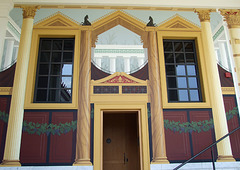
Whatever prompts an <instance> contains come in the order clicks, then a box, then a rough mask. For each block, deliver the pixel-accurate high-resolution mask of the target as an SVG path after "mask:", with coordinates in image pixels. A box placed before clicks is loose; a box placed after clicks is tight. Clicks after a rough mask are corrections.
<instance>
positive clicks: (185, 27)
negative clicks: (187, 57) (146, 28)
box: [157, 16, 210, 109]
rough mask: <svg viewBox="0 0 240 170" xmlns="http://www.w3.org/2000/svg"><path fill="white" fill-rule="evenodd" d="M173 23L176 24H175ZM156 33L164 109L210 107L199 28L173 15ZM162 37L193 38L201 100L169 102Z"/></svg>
mask: <svg viewBox="0 0 240 170" xmlns="http://www.w3.org/2000/svg"><path fill="white" fill-rule="evenodd" d="M174 24H177V25H176V26H175V25H174ZM157 30H158V31H157V33H158V52H159V65H160V78H161V89H162V102H163V108H164V109H167V108H169V109H171V108H210V99H209V87H208V80H207V78H206V77H207V76H206V75H207V73H206V69H205V67H206V64H205V59H204V57H203V45H202V43H203V42H202V38H201V29H200V28H199V27H198V26H196V25H194V24H192V23H190V22H189V21H187V20H186V19H184V18H182V17H180V16H175V17H174V18H172V19H170V20H169V21H167V22H165V23H163V24H162V25H159V26H158V27H157ZM164 39H180V40H195V44H196V53H197V59H198V68H199V74H200V82H201V92H202V96H203V102H188V103H185V102H181V103H169V102H168V98H167V96H168V95H167V84H166V71H165V59H164V49H163V40H164Z"/></svg>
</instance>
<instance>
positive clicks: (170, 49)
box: [164, 42, 173, 52]
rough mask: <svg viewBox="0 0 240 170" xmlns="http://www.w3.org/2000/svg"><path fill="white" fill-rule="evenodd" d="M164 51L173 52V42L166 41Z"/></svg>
mask: <svg viewBox="0 0 240 170" xmlns="http://www.w3.org/2000/svg"><path fill="white" fill-rule="evenodd" d="M164 51H165V52H172V51H173V46H172V42H164Z"/></svg>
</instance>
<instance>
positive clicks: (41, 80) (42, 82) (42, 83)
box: [37, 77, 48, 88]
mask: <svg viewBox="0 0 240 170" xmlns="http://www.w3.org/2000/svg"><path fill="white" fill-rule="evenodd" d="M47 85H48V77H38V85H37V87H38V88H47Z"/></svg>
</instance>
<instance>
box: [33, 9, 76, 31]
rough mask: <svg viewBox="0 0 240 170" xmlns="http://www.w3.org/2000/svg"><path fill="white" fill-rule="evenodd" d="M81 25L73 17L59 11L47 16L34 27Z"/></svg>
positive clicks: (67, 27)
mask: <svg viewBox="0 0 240 170" xmlns="http://www.w3.org/2000/svg"><path fill="white" fill-rule="evenodd" d="M79 27H80V24H79V23H77V22H76V21H74V20H72V19H71V18H69V17H68V16H65V15H64V14H62V13H60V12H57V13H55V14H53V15H52V16H50V17H48V18H45V19H43V20H41V21H40V22H38V23H36V24H35V25H34V28H47V29H51V28H53V29H57V28H63V29H74V28H79Z"/></svg>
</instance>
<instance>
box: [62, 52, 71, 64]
mask: <svg viewBox="0 0 240 170" xmlns="http://www.w3.org/2000/svg"><path fill="white" fill-rule="evenodd" d="M72 61H73V53H72V52H65V53H63V62H72Z"/></svg>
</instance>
